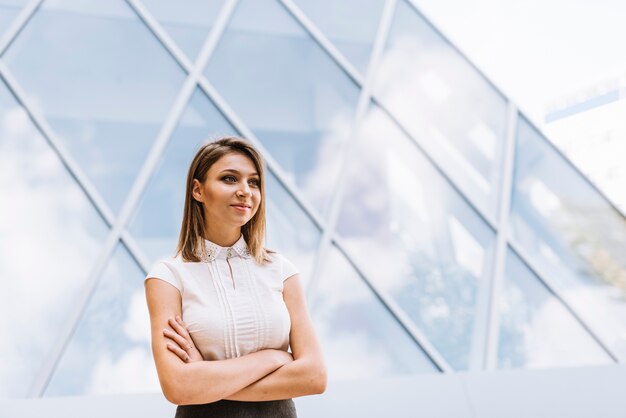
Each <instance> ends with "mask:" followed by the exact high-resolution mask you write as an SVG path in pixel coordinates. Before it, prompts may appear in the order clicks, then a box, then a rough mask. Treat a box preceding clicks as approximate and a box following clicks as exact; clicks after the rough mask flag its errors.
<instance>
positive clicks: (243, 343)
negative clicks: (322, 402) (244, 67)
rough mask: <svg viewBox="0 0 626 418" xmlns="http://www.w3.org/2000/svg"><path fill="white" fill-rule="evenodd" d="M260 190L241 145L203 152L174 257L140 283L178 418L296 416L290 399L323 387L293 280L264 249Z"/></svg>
mask: <svg viewBox="0 0 626 418" xmlns="http://www.w3.org/2000/svg"><path fill="white" fill-rule="evenodd" d="M264 192H265V182H264V172H263V161H262V159H261V157H260V155H259V153H258V151H257V150H256V149H255V148H254V147H252V146H251V145H250V144H249V143H248V142H245V141H243V140H241V139H239V138H232V137H228V138H223V139H220V140H218V141H215V142H211V143H208V144H206V145H204V146H202V147H201V148H200V150H199V151H198V152H197V154H196V156H195V157H194V159H193V161H192V163H191V166H190V167H189V173H188V175H187V184H186V196H185V208H184V217H183V223H182V227H181V231H180V238H179V242H178V248H177V251H176V256H175V257H174V258H170V259H167V260H162V261H160V262H158V263H157V264H156V265H155V266H154V268H153V269H152V270H151V271H150V272H149V274H148V275H147V278H146V281H145V289H146V298H147V302H148V308H149V311H150V321H151V329H152V351H153V355H154V360H155V364H156V368H157V372H158V375H159V381H160V383H161V389H162V390H163V394H164V395H165V397H166V398H167V399H168V400H169V401H170V402H172V403H175V404H177V405H179V406H178V408H177V409H176V417H179V418H180V417H201V416H202V417H204V416H206V417H244V416H245V417H273V418H276V417H278V418H280V417H295V416H296V412H295V408H294V405H293V401H292V400H291V398H293V397H297V396H303V395H311V394H318V393H322V392H324V390H325V388H326V371H325V367H324V362H323V359H322V354H321V349H320V345H319V343H318V340H317V337H316V335H315V332H314V330H313V326H312V323H311V319H310V317H309V314H308V311H307V308H306V303H305V298H304V292H303V289H302V285H301V282H300V277H299V275H298V274H297V273H296V270H295V268H294V266H293V265H292V264H291V263H290V262H289V261H288V260H287V259H286V258H285V257H283V256H282V255H280V254H278V253H276V252H273V251H270V250H267V249H265V248H264V247H263V239H264V236H265V193H264ZM183 319H184V322H183ZM288 347H291V353H289V352H288V351H287V349H288Z"/></svg>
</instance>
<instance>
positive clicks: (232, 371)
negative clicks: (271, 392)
mask: <svg viewBox="0 0 626 418" xmlns="http://www.w3.org/2000/svg"><path fill="white" fill-rule="evenodd" d="M289 361H291V356H290V355H289V354H288V353H285V352H281V351H279V350H262V351H258V352H256V353H252V354H249V355H246V356H242V357H238V358H234V359H228V360H219V361H198V362H194V363H189V364H181V367H180V369H179V372H178V373H177V374H176V376H175V378H174V379H170V380H169V382H167V387H165V386H164V388H163V389H164V392H168V393H166V395H168V394H169V396H167V398H168V399H169V400H170V401H171V402H173V403H175V404H177V405H188V404H203V403H210V402H215V401H218V400H220V399H224V398H226V397H228V396H230V395H232V394H233V393H235V392H238V391H240V390H241V389H243V388H245V387H247V386H249V385H251V384H252V383H254V382H255V381H258V380H259V379H261V378H263V377H264V376H266V375H268V374H270V373H272V372H273V371H275V370H276V369H278V368H280V367H281V366H283V365H284V364H286V363H287V362H289Z"/></svg>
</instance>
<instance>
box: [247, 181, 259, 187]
mask: <svg viewBox="0 0 626 418" xmlns="http://www.w3.org/2000/svg"><path fill="white" fill-rule="evenodd" d="M248 184H250V185H251V186H254V187H259V184H260V182H259V180H258V179H252V180H250V181H249V182H248Z"/></svg>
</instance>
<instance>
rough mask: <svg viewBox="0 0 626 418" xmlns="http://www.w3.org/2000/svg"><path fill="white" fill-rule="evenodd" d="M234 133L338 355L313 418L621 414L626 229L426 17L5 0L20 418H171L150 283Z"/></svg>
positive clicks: (217, 3) (332, 355)
mask: <svg viewBox="0 0 626 418" xmlns="http://www.w3.org/2000/svg"><path fill="white" fill-rule="evenodd" d="M224 134H236V135H241V136H243V137H245V138H248V139H249V140H250V141H252V142H253V143H254V144H255V145H257V146H258V147H259V148H260V149H262V151H263V153H264V155H265V157H266V160H267V165H268V168H269V176H268V177H269V178H268V184H267V193H268V200H269V202H268V215H269V220H268V222H269V226H268V228H269V230H268V246H269V247H270V248H274V249H277V250H279V251H281V252H283V253H284V254H286V255H287V256H288V257H289V258H290V259H291V260H292V261H294V263H295V264H296V265H298V267H299V268H300V270H301V274H302V276H303V278H304V280H305V283H306V287H307V297H308V300H309V306H310V309H311V312H312V316H313V319H314V321H315V324H316V327H317V331H318V333H319V334H320V338H321V340H322V344H323V347H324V350H325V353H326V357H327V362H328V368H329V373H330V378H331V385H330V386H329V393H327V395H325V396H323V397H318V398H317V399H313V398H311V399H305V400H302V408H301V415H302V416H335V415H332V414H331V413H330V412H329V411H334V413H335V414H338V415H336V416H380V413H379V412H380V409H377V408H380V407H381V405H382V406H384V405H385V404H386V403H390V402H396V401H398V399H400V398H401V399H400V403H396V404H395V405H396V408H397V409H398V410H399V411H400V410H402V411H407V410H406V408H405V406H407V407H408V406H409V405H412V406H413V407H416V408H418V409H420V408H421V410H422V411H426V412H425V415H423V416H450V417H452V416H454V417H460V416H468V417H469V416H475V417H478V416H480V417H483V416H500V417H501V416H509V417H511V416H530V415H525V414H526V413H527V412H528V411H530V409H524V408H546V409H543V410H545V411H548V412H554V413H552V414H549V415H550V416H559V415H558V414H559V413H565V412H564V411H568V412H567V413H568V416H591V415H583V414H587V412H588V411H595V412H598V411H602V413H601V415H594V416H603V417H610V416H616V417H617V416H622V415H619V411H620V409H619V408H622V409H621V411H623V410H624V409H623V408H624V400H622V398H623V397H622V396H621V394H620V391H619V390H618V389H617V388H619V385H618V383H622V388H623V383H624V382H625V381H626V369H625V368H624V366H623V363H624V362H626V251H624V250H625V249H626V219H625V218H624V215H623V214H621V213H620V212H619V211H618V210H616V208H615V207H613V206H612V205H611V203H610V202H609V201H608V200H607V199H606V198H605V197H604V196H603V195H602V193H600V192H599V191H598V190H597V189H596V188H595V187H594V186H593V185H592V184H591V183H590V182H589V181H588V179H587V178H585V177H584V176H583V175H581V173H580V172H579V171H578V170H577V169H576V168H574V167H573V165H572V164H571V163H570V162H569V161H568V160H567V159H566V158H564V156H563V155H562V154H561V153H560V152H559V151H558V150H557V149H556V148H555V147H554V146H552V145H551V143H550V142H549V141H547V139H546V138H545V137H544V136H543V135H542V134H541V133H540V132H539V130H538V129H537V128H536V127H535V126H533V125H532V124H531V123H530V122H529V121H528V120H527V119H526V118H525V117H524V115H523V114H521V113H520V112H519V110H518V109H517V107H516V106H515V104H514V103H512V102H511V101H510V100H509V99H508V98H507V97H505V96H504V95H503V94H502V93H501V92H500V91H499V90H498V88H497V87H495V86H494V85H493V84H492V83H491V82H490V81H489V80H488V79H486V78H485V77H484V76H483V75H482V73H481V72H480V71H479V70H478V69H477V68H476V67H474V66H473V65H472V63H470V62H469V61H468V60H467V59H466V58H465V57H464V55H463V54H462V53H461V52H460V51H459V50H457V49H456V48H455V47H454V46H453V45H451V44H450V42H449V41H448V40H447V39H446V38H445V37H444V36H443V35H442V34H441V33H440V32H439V31H438V30H437V29H436V28H435V27H433V26H432V24H431V23H430V22H429V21H428V20H427V19H426V18H425V17H424V16H423V15H421V14H420V12H419V10H418V9H417V8H416V7H415V5H414V4H413V3H411V2H409V1H405V0H365V1H364V0H361V1H356V0H344V1H341V2H339V1H328V0H323V1H320V0H318V1H312V0H213V1H200V0H186V1H182V0H179V1H176V2H174V1H160V0H126V1H123V0H108V1H106V2H104V1H85V0H0V182H1V183H0V202H1V203H0V214H1V215H0V246H1V249H2V251H1V254H3V258H2V263H0V280H1V281H2V285H3V288H4V291H3V292H2V296H1V304H0V306H2V311H1V312H0V314H1V315H0V318H1V319H0V321H1V322H0V324H1V326H0V329H2V330H3V333H4V335H3V337H2V339H0V359H2V360H1V361H2V362H1V364H2V365H1V366H0V397H2V398H3V400H2V403H0V408H3V409H0V416H3V417H4V416H40V413H41V412H42V411H46V413H48V414H50V415H51V416H56V415H61V413H60V411H65V412H64V413H67V411H74V413H76V414H77V415H81V414H83V413H86V412H85V411H86V410H88V408H92V410H91V412H89V414H90V416H100V415H102V416H111V415H115V416H118V417H123V416H131V415H130V413H131V411H130V410H129V409H127V408H126V407H127V406H128V405H131V404H132V405H134V407H139V406H138V405H142V406H141V407H142V408H148V409H149V408H153V409H155V408H156V409H155V411H156V412H154V411H153V412H154V413H155V414H159V413H160V414H163V415H162V416H168V415H169V414H170V413H171V410H170V409H167V408H166V407H167V405H165V401H164V400H162V401H159V402H162V403H158V402H157V404H154V402H155V400H157V399H159V400H160V399H161V398H162V396H161V395H160V394H159V392H160V388H159V385H158V381H157V378H156V373H155V370H154V365H153V362H152V355H151V350H150V341H149V340H150V335H149V324H148V314H147V309H146V306H145V299H144V291H143V278H144V275H145V274H146V272H147V271H148V270H149V269H150V267H151V265H152V264H153V263H154V262H155V261H156V260H158V259H159V258H161V257H164V256H167V255H170V254H171V253H172V252H173V249H174V247H175V244H176V241H177V234H178V229H179V226H180V222H181V214H182V205H183V196H184V182H185V175H186V169H187V166H188V164H189V161H190V159H191V158H192V156H193V154H194V152H195V150H196V149H197V147H198V146H199V145H200V144H201V143H202V142H203V141H205V140H206V139H207V138H209V137H215V136H219V135H224ZM537 369H541V370H537ZM599 379H602V380H599ZM462 382H464V383H462ZM463 385H465V386H463ZM417 390H419V394H426V395H427V396H420V395H419V394H417V392H414V391H417ZM429 390H430V391H432V392H428V391H429ZM581 390H582V391H584V393H582V394H581V393H579V391H581ZM374 391H375V393H374ZM498 391H499V392H498ZM145 393H148V394H151V395H144V394H145ZM494 393H496V394H499V395H498V396H497V397H493V394H494ZM39 398H42V399H39ZM600 398H601V399H602V401H599V400H598V399H600ZM403 402H404V403H403ZM620 402H621V403H620ZM149 405H156V406H149ZM359 408H361V409H359ZM428 408H431V409H428ZM507 408H508V409H507ZM551 408H552V409H551ZM585 408H587V409H585ZM511 409H515V410H516V413H517V414H518V415H515V413H513V412H511V413H508V412H507V411H510V410H511ZM3 410H4V412H3ZM76 411H82V412H80V413H79V412H76ZM151 411H152V410H151ZM319 411H325V412H324V413H319ZM350 411H352V412H350ZM355 411H359V412H355ZM428 411H431V412H428ZM433 411H438V412H437V413H434V412H433ZM503 411H504V412H503ZM352 413H354V414H356V415H352ZM124 414H126V415H124ZM368 414H369V415H368ZM405 414H406V415H401V413H400V412H397V413H395V414H394V415H395V416H417V415H416V414H415V413H412V412H411V411H410V410H409V411H408V412H405ZM70 415H71V414H70ZM70 415H68V416H70ZM133 416H135V415H133ZM153 416H156V415H153ZM534 416H538V415H537V414H534Z"/></svg>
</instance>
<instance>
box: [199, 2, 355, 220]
mask: <svg viewBox="0 0 626 418" xmlns="http://www.w3.org/2000/svg"><path fill="white" fill-rule="evenodd" d="M205 74H206V76H207V77H208V79H209V81H210V82H211V83H213V85H214V86H215V87H216V89H217V90H218V91H219V92H220V94H221V95H222V96H223V97H224V99H225V100H226V101H227V102H228V104H229V105H230V106H231V107H232V109H233V110H234V111H235V112H236V113H237V114H238V115H239V116H240V117H241V118H242V120H243V122H244V123H245V124H246V125H247V126H248V127H250V128H251V129H252V131H253V132H254V134H255V135H256V136H257V137H258V138H259V140H260V141H261V142H262V143H263V145H264V147H265V148H266V149H267V150H268V151H269V152H270V154H271V155H272V156H273V157H274V159H275V160H276V161H277V162H278V163H279V164H280V165H281V167H282V169H283V170H284V171H285V172H286V173H287V175H288V177H289V178H288V179H286V180H287V181H289V182H292V184H293V185H295V186H297V187H298V188H299V189H300V190H302V191H303V195H304V196H305V198H307V199H309V201H310V202H312V203H313V205H314V206H315V207H316V208H317V209H318V210H319V212H320V213H325V212H326V210H327V208H328V203H329V200H330V195H331V193H332V190H333V188H332V187H329V185H332V184H335V182H336V180H337V176H338V173H339V168H340V167H339V164H340V156H341V155H342V149H343V147H344V146H345V144H346V142H347V140H348V138H349V136H350V132H351V129H352V122H353V118H354V112H355V108H356V103H357V100H358V95H359V90H358V88H357V87H356V85H355V84H354V83H353V82H352V80H351V79H350V78H349V77H348V76H347V75H346V74H345V73H344V72H343V71H342V70H341V69H340V68H339V67H338V66H337V64H335V62H334V61H333V60H332V59H331V58H330V57H329V56H328V55H327V54H326V53H325V52H324V51H323V50H322V49H321V47H320V46H319V45H318V44H317V43H316V42H315V41H314V40H313V39H312V38H311V37H310V36H309V35H308V34H307V33H306V32H305V31H304V29H302V27H300V26H299V25H298V24H297V23H296V22H295V21H294V19H293V18H292V17H291V16H290V15H289V14H288V12H287V11H286V10H285V9H284V8H283V7H281V5H280V4H279V2H275V1H271V0H242V1H240V2H239V3H238V6H237V8H236V9H235V12H234V15H233V17H232V19H231V21H230V23H229V25H228V27H227V28H226V31H225V32H224V35H223V37H222V40H221V41H220V43H219V45H218V46H217V48H216V50H215V52H214V53H213V56H212V57H211V60H210V62H209V64H208V66H207V69H206V71H205Z"/></svg>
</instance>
